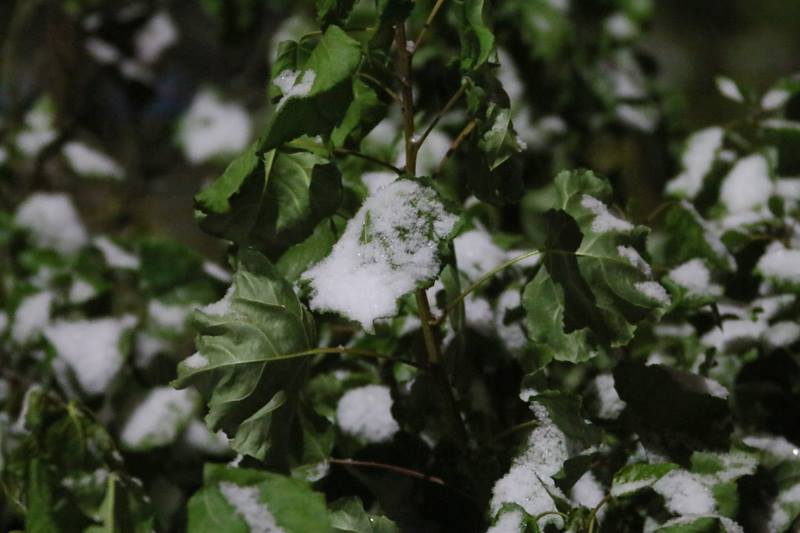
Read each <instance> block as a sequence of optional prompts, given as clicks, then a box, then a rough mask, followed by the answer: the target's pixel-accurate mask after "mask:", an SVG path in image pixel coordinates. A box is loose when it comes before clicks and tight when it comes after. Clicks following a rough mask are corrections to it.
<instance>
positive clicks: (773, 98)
mask: <svg viewBox="0 0 800 533" xmlns="http://www.w3.org/2000/svg"><path fill="white" fill-rule="evenodd" d="M791 96H792V93H790V92H789V91H787V90H785V89H771V90H769V91H767V93H766V94H765V95H764V97H763V98H762V99H761V109H763V110H764V111H775V110H776V109H778V108H779V107H782V106H783V105H784V104H785V103H786V102H787V101H788V100H789V98H790V97H791Z"/></svg>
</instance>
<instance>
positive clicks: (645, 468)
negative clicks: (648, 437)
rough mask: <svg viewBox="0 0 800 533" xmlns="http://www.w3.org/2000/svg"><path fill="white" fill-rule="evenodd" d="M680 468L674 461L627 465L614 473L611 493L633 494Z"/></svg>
mask: <svg viewBox="0 0 800 533" xmlns="http://www.w3.org/2000/svg"><path fill="white" fill-rule="evenodd" d="M676 468H679V467H678V465H676V464H674V463H657V464H648V463H635V464H631V465H625V466H623V467H622V468H620V469H619V470H617V473H616V474H614V479H613V480H612V482H611V495H613V496H614V497H618V496H624V495H627V494H633V493H634V492H637V491H640V490H642V489H644V488H646V487H651V486H652V485H653V484H654V483H655V482H656V481H658V480H659V479H661V478H662V477H664V476H665V475H667V474H668V473H670V472H671V471H673V470H675V469H676Z"/></svg>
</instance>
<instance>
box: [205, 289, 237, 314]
mask: <svg viewBox="0 0 800 533" xmlns="http://www.w3.org/2000/svg"><path fill="white" fill-rule="evenodd" d="M235 291H236V286H235V285H231V286H230V287H228V290H227V291H225V295H224V296H223V297H222V298H220V299H219V300H217V301H216V302H213V303H210V304H208V305H205V306H203V307H201V308H200V309H199V311H200V312H202V313H205V314H207V315H209V316H223V315H227V314H228V311H230V309H231V300H233V293H234V292H235Z"/></svg>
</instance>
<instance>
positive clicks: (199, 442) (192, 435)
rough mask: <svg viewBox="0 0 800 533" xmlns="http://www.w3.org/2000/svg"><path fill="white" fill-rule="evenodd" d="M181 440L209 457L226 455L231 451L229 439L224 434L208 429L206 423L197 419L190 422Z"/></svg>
mask: <svg viewBox="0 0 800 533" xmlns="http://www.w3.org/2000/svg"><path fill="white" fill-rule="evenodd" d="M181 440H182V442H183V443H184V444H185V445H187V446H188V447H189V448H192V449H193V450H197V451H199V452H201V453H206V454H209V455H224V454H227V453H230V451H231V447H230V445H229V443H228V437H226V436H225V433H224V432H222V431H217V432H216V433H214V432H212V431H211V430H210V429H208V426H207V425H206V424H205V422H203V421H202V420H198V419H196V418H195V419H194V420H192V421H191V422H189V425H188V426H187V427H186V430H185V431H184V432H183V435H182V436H181Z"/></svg>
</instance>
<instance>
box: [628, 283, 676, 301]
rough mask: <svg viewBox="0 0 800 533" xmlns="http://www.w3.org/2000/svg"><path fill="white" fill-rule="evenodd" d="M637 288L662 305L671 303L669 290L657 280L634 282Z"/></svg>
mask: <svg viewBox="0 0 800 533" xmlns="http://www.w3.org/2000/svg"><path fill="white" fill-rule="evenodd" d="M633 286H634V287H636V290H637V291H639V292H641V293H642V294H644V295H645V296H647V297H648V298H650V299H651V300H653V301H656V302H658V303H660V304H661V305H669V302H670V299H669V295H668V294H667V291H666V290H664V287H662V286H661V284H660V283H658V282H657V281H638V282H636V283H634V284H633Z"/></svg>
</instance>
